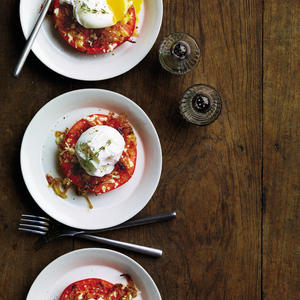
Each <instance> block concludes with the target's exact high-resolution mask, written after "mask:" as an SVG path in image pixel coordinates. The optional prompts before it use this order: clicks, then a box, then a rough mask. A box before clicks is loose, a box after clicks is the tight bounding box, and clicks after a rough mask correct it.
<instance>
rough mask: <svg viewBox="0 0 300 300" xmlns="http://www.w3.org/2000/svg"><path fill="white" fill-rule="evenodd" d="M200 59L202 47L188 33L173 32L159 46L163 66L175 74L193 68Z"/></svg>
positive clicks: (183, 72)
mask: <svg viewBox="0 0 300 300" xmlns="http://www.w3.org/2000/svg"><path fill="white" fill-rule="evenodd" d="M199 60H200V49H199V46H198V44H197V42H196V41H195V40H194V38H193V37H191V36H190V35H188V34H187V33H172V34H170V35H169V36H167V37H166V38H165V39H164V40H163V41H162V43H161V45H160V47H159V61H160V64H161V65H162V67H163V68H164V69H165V70H166V71H168V72H170V73H172V74H175V75H182V74H185V73H187V72H189V71H191V70H193V69H194V68H195V67H196V66H197V64H198V62H199Z"/></svg>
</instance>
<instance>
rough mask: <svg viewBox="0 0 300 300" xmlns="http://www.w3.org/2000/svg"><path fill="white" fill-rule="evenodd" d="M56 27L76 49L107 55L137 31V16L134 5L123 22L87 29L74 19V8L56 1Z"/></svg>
mask: <svg viewBox="0 0 300 300" xmlns="http://www.w3.org/2000/svg"><path fill="white" fill-rule="evenodd" d="M54 1H55V2H54V13H53V14H54V20H55V27H56V28H57V29H58V31H59V32H60V34H61V35H62V36H63V38H64V39H65V40H66V41H67V42H68V43H69V44H70V45H71V46H72V47H74V48H76V49H77V50H79V51H82V52H86V53H107V52H111V51H113V50H114V49H116V48H117V47H118V46H120V45H121V44H123V43H124V42H126V41H128V40H129V39H130V37H131V36H132V34H133V32H134V30H135V23H136V16H135V9H134V6H133V5H132V6H131V7H130V8H129V9H128V11H127V14H126V15H125V16H124V19H123V20H122V21H119V22H118V23H116V24H115V25H113V26H110V27H106V28H101V29H87V28H85V27H83V26H81V25H80V24H79V23H78V22H77V21H76V19H75V18H74V17H73V7H72V6H71V5H69V4H65V3H64V4H60V3H59V0H54Z"/></svg>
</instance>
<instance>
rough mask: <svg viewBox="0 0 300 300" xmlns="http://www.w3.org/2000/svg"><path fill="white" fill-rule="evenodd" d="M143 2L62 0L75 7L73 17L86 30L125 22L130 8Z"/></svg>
mask: <svg viewBox="0 0 300 300" xmlns="http://www.w3.org/2000/svg"><path fill="white" fill-rule="evenodd" d="M135 2H137V4H136V6H137V7H138V8H139V7H140V4H139V3H140V2H142V0H135V1H133V0H60V3H61V4H63V3H67V4H70V5H72V6H73V15H74V18H75V19H76V20H77V22H78V23H79V24H81V25H82V26H83V27H85V28H94V29H96V28H97V29H99V28H104V27H109V26H112V25H114V24H116V23H117V22H119V21H121V20H123V18H124V16H125V14H126V12H127V11H128V9H129V7H130V6H131V5H133V4H135Z"/></svg>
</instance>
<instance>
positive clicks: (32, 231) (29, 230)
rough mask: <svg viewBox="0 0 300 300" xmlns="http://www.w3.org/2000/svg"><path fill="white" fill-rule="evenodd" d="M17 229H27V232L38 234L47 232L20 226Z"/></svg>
mask: <svg viewBox="0 0 300 300" xmlns="http://www.w3.org/2000/svg"><path fill="white" fill-rule="evenodd" d="M18 229H19V230H21V231H27V232H31V233H35V234H40V235H46V234H47V232H46V231H39V230H32V229H28V228H22V227H19V228H18Z"/></svg>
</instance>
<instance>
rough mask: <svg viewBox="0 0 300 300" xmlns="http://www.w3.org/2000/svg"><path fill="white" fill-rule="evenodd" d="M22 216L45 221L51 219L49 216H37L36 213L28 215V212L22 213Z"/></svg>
mask: <svg viewBox="0 0 300 300" xmlns="http://www.w3.org/2000/svg"><path fill="white" fill-rule="evenodd" d="M22 217H25V218H33V219H38V220H44V221H48V222H49V221H50V219H49V218H46V217H41V216H35V215H27V214H22Z"/></svg>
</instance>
